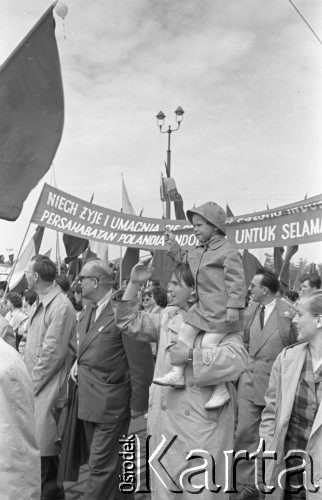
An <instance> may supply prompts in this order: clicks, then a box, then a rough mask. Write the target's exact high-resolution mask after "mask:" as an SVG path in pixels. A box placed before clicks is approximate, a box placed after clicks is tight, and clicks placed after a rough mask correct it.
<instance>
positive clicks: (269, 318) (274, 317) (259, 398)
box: [234, 268, 296, 500]
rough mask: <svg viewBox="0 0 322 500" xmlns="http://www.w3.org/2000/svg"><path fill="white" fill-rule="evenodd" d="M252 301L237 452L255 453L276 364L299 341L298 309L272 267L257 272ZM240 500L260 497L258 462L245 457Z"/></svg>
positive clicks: (239, 482)
mask: <svg viewBox="0 0 322 500" xmlns="http://www.w3.org/2000/svg"><path fill="white" fill-rule="evenodd" d="M250 289H251V299H252V303H251V304H250V305H249V307H248V308H247V309H246V313H245V333H244V342H245V346H246V348H247V349H248V351H249V356H248V363H247V368H246V370H245V372H244V373H243V374H242V376H241V378H240V382H239V388H238V426H237V431H236V441H235V445H234V449H235V451H237V452H238V451H240V450H246V451H248V452H249V453H253V452H255V451H256V450H257V449H258V445H259V425H260V421H261V414H262V411H263V409H264V407H265V400H264V394H265V392H266V390H267V387H268V382H269V376H270V372H271V368H272V365H273V363H274V361H275V359H276V357H277V355H278V354H279V353H280V352H281V351H282V350H283V348H284V347H285V346H287V345H290V344H293V343H294V342H296V333H295V329H294V327H293V325H292V318H293V317H294V316H295V310H294V309H293V308H292V307H290V306H289V305H288V304H287V303H286V302H284V301H280V300H279V299H277V298H276V295H275V294H276V293H277V292H278V290H279V281H278V279H277V277H276V275H275V274H274V273H273V272H272V271H270V270H269V269H265V268H261V269H259V270H258V271H256V274H255V276H254V277H253V279H252V282H251V284H250ZM236 479H237V487H238V492H239V493H238V495H237V496H236V495H235V496H234V499H235V498H236V500H246V499H252V498H253V499H256V498H257V497H258V495H259V493H258V490H257V488H256V486H255V461H254V460H251V459H249V460H242V461H240V462H239V463H238V464H237V467H236Z"/></svg>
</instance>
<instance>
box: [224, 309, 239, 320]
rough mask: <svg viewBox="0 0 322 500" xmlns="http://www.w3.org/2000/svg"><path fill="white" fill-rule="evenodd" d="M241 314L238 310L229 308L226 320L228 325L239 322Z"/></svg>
mask: <svg viewBox="0 0 322 500" xmlns="http://www.w3.org/2000/svg"><path fill="white" fill-rule="evenodd" d="M238 317H239V314H238V309H233V308H232V307H227V309H226V319H227V321H228V323H235V321H237V320H238Z"/></svg>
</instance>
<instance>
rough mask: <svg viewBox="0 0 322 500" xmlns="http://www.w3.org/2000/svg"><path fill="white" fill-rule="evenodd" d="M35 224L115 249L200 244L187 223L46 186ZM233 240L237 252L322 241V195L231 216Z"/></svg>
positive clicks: (229, 226)
mask: <svg viewBox="0 0 322 500" xmlns="http://www.w3.org/2000/svg"><path fill="white" fill-rule="evenodd" d="M31 222H34V223H36V224H38V225H40V226H44V227H48V228H50V229H54V230H56V231H61V232H63V233H67V234H70V235H73V236H79V237H80V238H86V239H89V240H96V241H102V242H105V243H110V244H113V245H123V246H127V247H137V248H145V249H147V250H155V249H162V248H164V246H165V242H164V231H165V230H166V229H169V230H171V231H173V232H174V233H175V234H176V239H177V242H178V243H179V245H180V246H182V247H184V248H192V247H194V246H195V245H196V243H197V241H196V237H195V236H194V234H193V228H192V226H191V224H189V222H187V221H179V220H178V221H175V220H165V219H151V218H148V217H138V216H135V215H130V214H125V213H123V212H117V211H115V210H110V209H108V208H104V207H101V206H99V205H95V204H93V203H89V202H86V201H84V200H82V199H80V198H77V197H75V196H73V195H70V194H68V193H65V192H63V191H60V190H59V189H57V188H54V187H52V186H49V185H48V184H45V185H44V187H43V190H42V192H41V195H40V197H39V200H38V203H37V205H36V207H35V210H34V213H33V216H32V218H31ZM226 230H227V238H228V240H229V241H230V243H231V244H232V245H233V246H234V247H235V248H239V249H242V248H269V247H279V246H286V245H298V244H303V243H311V242H315V241H321V240H322V195H318V196H315V197H313V198H308V199H306V200H303V201H300V202H297V203H292V204H290V205H285V206H283V207H279V208H275V209H272V210H265V211H263V212H255V213H253V214H247V215H240V216H238V217H229V218H228V219H227V221H226Z"/></svg>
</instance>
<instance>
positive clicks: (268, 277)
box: [255, 267, 280, 294]
mask: <svg viewBox="0 0 322 500" xmlns="http://www.w3.org/2000/svg"><path fill="white" fill-rule="evenodd" d="M257 275H261V276H262V281H261V285H262V286H265V287H266V288H268V289H269V291H270V292H271V293H274V294H275V293H277V292H278V291H279V288H280V282H279V280H278V277H277V276H276V274H275V273H274V272H273V271H271V270H270V269H268V268H267V267H261V268H260V269H258V270H257V271H256V273H255V276H257Z"/></svg>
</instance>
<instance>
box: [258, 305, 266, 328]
mask: <svg viewBox="0 0 322 500" xmlns="http://www.w3.org/2000/svg"><path fill="white" fill-rule="evenodd" d="M264 318H265V306H261V310H260V313H259V322H260V325H261V330H263V328H264Z"/></svg>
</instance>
